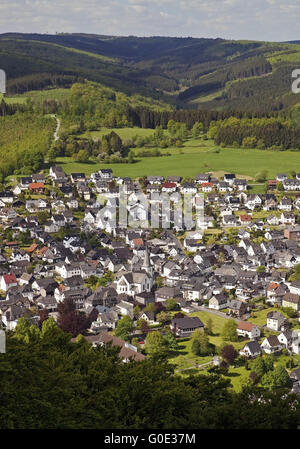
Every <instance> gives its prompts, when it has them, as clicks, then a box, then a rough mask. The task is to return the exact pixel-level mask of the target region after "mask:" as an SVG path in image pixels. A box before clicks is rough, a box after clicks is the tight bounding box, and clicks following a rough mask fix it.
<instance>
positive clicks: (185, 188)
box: [180, 182, 198, 194]
mask: <svg viewBox="0 0 300 449" xmlns="http://www.w3.org/2000/svg"><path fill="white" fill-rule="evenodd" d="M180 190H181V193H183V194H185V193H192V194H196V193H197V191H198V189H197V187H196V186H195V184H193V183H192V182H185V183H184V184H183V185H182V187H181V189H180Z"/></svg>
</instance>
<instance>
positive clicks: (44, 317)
mask: <svg viewBox="0 0 300 449" xmlns="http://www.w3.org/2000/svg"><path fill="white" fill-rule="evenodd" d="M39 317H40V319H39V326H40V328H41V327H42V324H43V322H44V321H46V320H47V319H48V318H49V313H48V310H47V309H42V310H41V311H40V312H39Z"/></svg>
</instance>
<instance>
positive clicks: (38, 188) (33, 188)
mask: <svg viewBox="0 0 300 449" xmlns="http://www.w3.org/2000/svg"><path fill="white" fill-rule="evenodd" d="M44 189H45V185H44V183H43V182H31V183H30V184H29V190H30V192H32V193H43V192H44Z"/></svg>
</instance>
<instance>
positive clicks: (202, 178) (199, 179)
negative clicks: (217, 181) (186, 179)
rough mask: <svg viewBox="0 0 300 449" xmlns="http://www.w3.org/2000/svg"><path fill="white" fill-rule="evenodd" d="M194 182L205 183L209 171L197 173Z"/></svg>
mask: <svg viewBox="0 0 300 449" xmlns="http://www.w3.org/2000/svg"><path fill="white" fill-rule="evenodd" d="M195 182H196V184H206V183H208V182H210V174H209V173H198V175H196V177H195Z"/></svg>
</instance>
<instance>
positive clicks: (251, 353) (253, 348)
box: [240, 340, 262, 358]
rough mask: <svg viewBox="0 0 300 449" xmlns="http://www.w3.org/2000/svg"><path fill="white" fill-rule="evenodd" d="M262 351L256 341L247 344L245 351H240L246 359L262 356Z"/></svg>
mask: <svg viewBox="0 0 300 449" xmlns="http://www.w3.org/2000/svg"><path fill="white" fill-rule="evenodd" d="M261 353H262V350H261V347H260V345H259V343H258V342H257V341H256V340H253V341H249V342H248V343H246V344H245V346H244V347H243V349H241V350H240V354H241V355H242V356H244V357H249V358H255V357H257V356H259V355H261Z"/></svg>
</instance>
